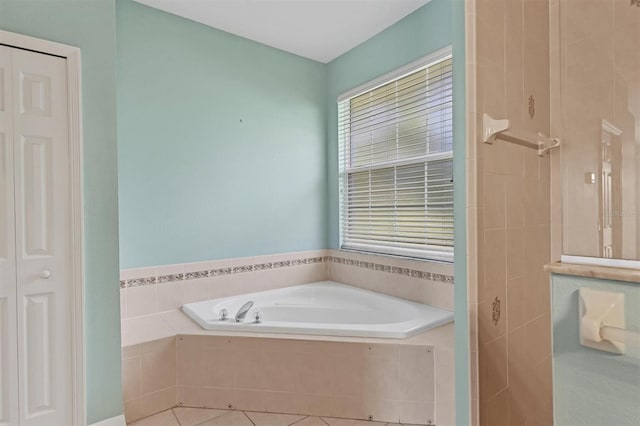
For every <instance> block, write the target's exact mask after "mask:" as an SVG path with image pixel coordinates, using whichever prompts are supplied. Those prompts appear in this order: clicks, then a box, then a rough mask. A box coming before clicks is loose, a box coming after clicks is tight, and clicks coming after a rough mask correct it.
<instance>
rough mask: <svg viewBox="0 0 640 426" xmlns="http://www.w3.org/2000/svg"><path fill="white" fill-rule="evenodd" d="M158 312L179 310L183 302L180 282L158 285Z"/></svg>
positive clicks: (182, 288)
mask: <svg viewBox="0 0 640 426" xmlns="http://www.w3.org/2000/svg"><path fill="white" fill-rule="evenodd" d="M157 289H158V309H157V311H158V312H164V311H171V310H174V309H180V307H181V306H182V305H183V304H184V303H185V301H184V285H183V282H182V281H177V282H170V283H160V284H158V287H157Z"/></svg>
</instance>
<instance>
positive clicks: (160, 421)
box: [129, 410, 180, 426]
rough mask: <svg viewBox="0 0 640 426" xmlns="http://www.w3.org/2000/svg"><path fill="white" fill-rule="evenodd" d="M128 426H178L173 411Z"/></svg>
mask: <svg viewBox="0 0 640 426" xmlns="http://www.w3.org/2000/svg"><path fill="white" fill-rule="evenodd" d="M129 426H180V423H178V419H176V416H174V415H173V411H171V410H167V411H163V412H161V413H158V414H154V415H153V416H149V417H145V418H144V419H141V420H138V421H137V422H133V423H129Z"/></svg>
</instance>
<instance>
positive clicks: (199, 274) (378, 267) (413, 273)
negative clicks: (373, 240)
mask: <svg viewBox="0 0 640 426" xmlns="http://www.w3.org/2000/svg"><path fill="white" fill-rule="evenodd" d="M329 262H331V263H338V264H341V265H348V266H355V267H358V268H365V269H372V270H374V271H380V272H387V273H390V274H398V275H404V276H407V277H413V278H418V279H422V280H427V281H438V282H443V283H447V284H453V276H451V275H444V274H436V273H433V272H425V271H419V270H416V269H409V268H400V267H398V266H389V265H383V264H380V263H373V262H365V261H361V260H354V259H347V258H344V257H338V256H316V257H308V258H301V259H293V260H282V261H277V262H266V263H257V264H253V265H241V266H234V267H233V268H219V269H207V270H202V271H196V272H187V273H183V274H171V275H159V276H154V277H145V278H135V279H131V280H121V281H120V288H127V287H139V286H145V285H154V284H164V283H171V282H176V281H185V280H194V279H199V278H208V277H217V276H221V275H231V274H241V273H244V272H252V271H266V270H272V269H278V268H288V267H292V266H300V265H311V264H317V263H329Z"/></svg>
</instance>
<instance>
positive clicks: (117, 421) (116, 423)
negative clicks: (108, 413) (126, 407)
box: [90, 414, 127, 426]
mask: <svg viewBox="0 0 640 426" xmlns="http://www.w3.org/2000/svg"><path fill="white" fill-rule="evenodd" d="M126 425H127V422H126V421H125V419H124V414H120V415H119V416H115V417H111V418H108V419H104V420H102V421H99V422H97V423H92V424H91V425H90V426H126Z"/></svg>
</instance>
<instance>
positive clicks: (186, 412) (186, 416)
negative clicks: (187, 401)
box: [173, 407, 229, 426]
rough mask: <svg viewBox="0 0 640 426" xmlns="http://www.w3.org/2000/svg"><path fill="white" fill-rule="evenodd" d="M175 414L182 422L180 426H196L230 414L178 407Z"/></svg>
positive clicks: (226, 411) (223, 411) (205, 409)
mask: <svg viewBox="0 0 640 426" xmlns="http://www.w3.org/2000/svg"><path fill="white" fill-rule="evenodd" d="M173 412H174V414H175V415H176V417H177V418H178V421H179V422H180V426H195V425H199V424H200V423H202V422H206V421H207V420H211V419H213V418H215V417H219V416H221V415H223V414H226V413H228V412H229V411H228V410H213V409H209V408H190V407H176V408H174V409H173Z"/></svg>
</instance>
